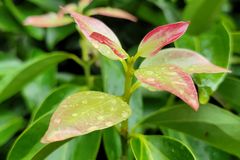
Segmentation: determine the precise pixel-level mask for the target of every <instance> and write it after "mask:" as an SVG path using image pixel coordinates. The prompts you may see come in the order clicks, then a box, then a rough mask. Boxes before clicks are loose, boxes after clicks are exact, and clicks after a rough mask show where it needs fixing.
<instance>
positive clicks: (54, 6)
mask: <svg viewBox="0 0 240 160" xmlns="http://www.w3.org/2000/svg"><path fill="white" fill-rule="evenodd" d="M27 1H29V2H31V3H33V4H35V5H37V6H38V7H40V8H42V9H44V10H47V11H58V10H59V7H60V6H63V5H64V0H27Z"/></svg>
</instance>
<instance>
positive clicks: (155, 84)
mask: <svg viewBox="0 0 240 160" xmlns="http://www.w3.org/2000/svg"><path fill="white" fill-rule="evenodd" d="M135 75H136V77H137V79H138V80H139V81H140V82H142V83H143V84H144V85H147V86H150V87H151V88H154V89H157V90H165V91H168V92H170V93H172V94H174V95H176V96H178V97H179V98H181V99H182V100H183V101H184V102H186V103H187V104H188V105H189V106H191V107H192V108H193V109H194V110H197V109H198V107H199V104H198V96H197V91H196V88H195V86H194V83H193V81H192V78H191V76H190V75H189V74H187V73H185V72H184V71H182V69H181V68H179V67H177V66H174V65H167V64H165V65H161V66H158V67H147V68H140V69H138V70H136V72H135Z"/></svg>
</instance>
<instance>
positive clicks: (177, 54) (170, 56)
mask: <svg viewBox="0 0 240 160" xmlns="http://www.w3.org/2000/svg"><path fill="white" fill-rule="evenodd" d="M162 64H172V65H176V66H178V67H180V68H182V69H183V70H184V71H185V72H187V73H189V74H192V73H221V72H230V71H229V70H227V69H225V68H222V67H218V66H216V65H214V64H212V63H211V62H209V61H208V60H207V59H206V58H204V57H203V56H202V55H200V54H198V53H197V52H194V51H192V50H189V49H181V48H169V49H164V50H161V51H160V52H159V53H157V55H155V56H153V57H149V58H146V59H145V60H144V61H143V62H142V64H141V68H144V67H150V66H155V67H156V66H161V65H162Z"/></svg>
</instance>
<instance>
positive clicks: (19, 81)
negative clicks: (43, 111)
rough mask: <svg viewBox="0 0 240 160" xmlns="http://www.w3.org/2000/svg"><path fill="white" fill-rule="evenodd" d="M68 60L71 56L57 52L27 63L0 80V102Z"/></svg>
mask: <svg viewBox="0 0 240 160" xmlns="http://www.w3.org/2000/svg"><path fill="white" fill-rule="evenodd" d="M68 58H71V55H69V54H65V53H59V52H57V53H55V54H54V53H52V54H49V55H46V56H40V57H38V58H35V59H34V60H31V61H29V62H27V63H26V64H25V65H23V66H22V67H20V68H19V69H18V70H16V71H15V72H14V73H12V74H10V75H7V76H5V77H4V78H3V79H2V80H1V86H0V102H2V101H4V100H6V99H8V98H9V97H11V96H13V95H14V94H16V93H17V92H18V91H20V90H21V89H22V87H24V86H25V85H26V84H27V83H28V82H29V81H31V80H32V79H33V78H34V77H36V76H37V75H38V74H40V73H42V72H43V71H45V70H46V69H48V68H49V67H51V66H53V65H56V64H58V63H60V62H62V61H64V60H66V59H68Z"/></svg>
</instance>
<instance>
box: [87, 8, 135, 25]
mask: <svg viewBox="0 0 240 160" xmlns="http://www.w3.org/2000/svg"><path fill="white" fill-rule="evenodd" d="M88 14H89V15H91V16H92V15H102V16H108V17H114V18H122V19H127V20H130V21H133V22H136V21H137V18H136V17H135V16H133V15H132V14H130V13H128V12H126V11H124V10H121V9H118V8H110V7H102V8H94V9H91V10H90V11H89V12H88Z"/></svg>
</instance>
